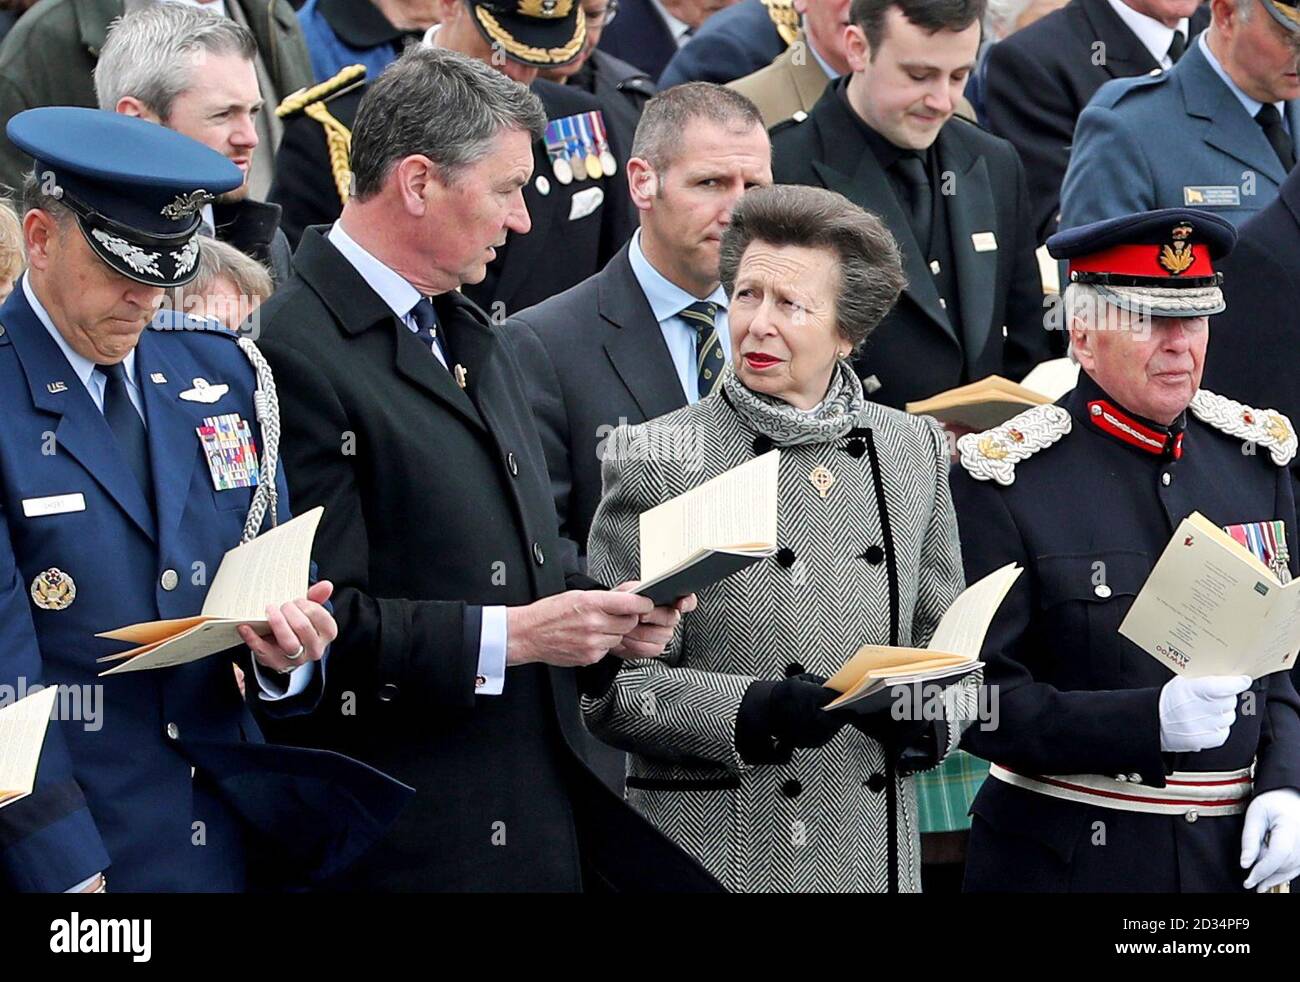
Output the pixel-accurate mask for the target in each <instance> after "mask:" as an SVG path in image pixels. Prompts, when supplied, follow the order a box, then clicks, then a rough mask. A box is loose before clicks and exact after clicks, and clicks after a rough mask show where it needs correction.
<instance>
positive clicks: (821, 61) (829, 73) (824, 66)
mask: <svg viewBox="0 0 1300 982" xmlns="http://www.w3.org/2000/svg"><path fill="white" fill-rule="evenodd" d="M803 42H804V44H806V45H807V46H808V50H809V51H811V52H812V56H813V57H814V58H815V59H817V64H818V65H820V66H821V70H822V71H824V72H825V73H826V77H827V78H828V79H829V78H839V74H838V73H837V72H836V71H835V69H834V68H832V67H831V66H830V62H828V61H827V60H826V59H825V58H823V57H822V53H821V52H820V51H818V50H817V46H816V45H814V44H813V43H812V38H810V37H809V36H808V35H807V34H805V35H804V37H803Z"/></svg>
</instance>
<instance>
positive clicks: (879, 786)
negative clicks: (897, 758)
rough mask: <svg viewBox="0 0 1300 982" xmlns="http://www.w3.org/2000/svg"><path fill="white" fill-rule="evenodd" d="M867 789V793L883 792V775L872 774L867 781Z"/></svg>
mask: <svg viewBox="0 0 1300 982" xmlns="http://www.w3.org/2000/svg"><path fill="white" fill-rule="evenodd" d="M867 789H868V790H869V791H872V792H874V793H875V794H880V792H882V791H884V790H885V775H883V774H872V775H871V777H870V778H869V779H868V780H867Z"/></svg>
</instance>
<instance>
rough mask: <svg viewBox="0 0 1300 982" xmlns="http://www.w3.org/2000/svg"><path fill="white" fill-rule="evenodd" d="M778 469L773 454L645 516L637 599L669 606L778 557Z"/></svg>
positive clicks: (777, 453)
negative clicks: (771, 557) (728, 577)
mask: <svg viewBox="0 0 1300 982" xmlns="http://www.w3.org/2000/svg"><path fill="white" fill-rule="evenodd" d="M780 465H781V451H780V450H769V451H768V452H767V453H765V454H763V455H762V456H760V457H755V458H754V459H753V460H750V461H746V462H745V463H743V464H741V465H740V466H739V467H733V468H732V469H731V470H729V471H724V472H723V473H721V474H719V475H718V476H717V477H714V478H710V479H709V480H707V481H705V482H704V483H703V484H701V485H699V486H698V487H694V488H691V490H689V491H687V492H685V493H683V494H679V495H678V496H677V497H675V498H672V499H670V500H668V501H665V502H664V503H663V504H661V505H656V506H655V507H654V508H651V509H649V510H647V511H644V512H642V513H641V518H640V534H641V583H640V585H639V586H638V587H637V589H636V591H635V592H636V593H639V594H641V596H643V597H649V598H650V599H651V600H653V601H654V602H655V603H656V604H670V603H672V602H673V601H674V600H676V599H678V598H679V597H685V596H687V595H689V594H692V593H695V592H696V591H697V590H701V589H703V588H704V587H706V586H710V585H711V584H714V583H717V582H718V581H719V580H721V579H723V578H724V577H727V576H730V575H731V574H733V573H738V572H739V571H740V570H742V569H745V568H746V567H748V566H751V565H753V564H754V563H756V562H758V561H759V560H760V559H764V558H766V557H768V556H771V555H773V554H774V553H775V552H776V511H777V479H778V476H779V471H780Z"/></svg>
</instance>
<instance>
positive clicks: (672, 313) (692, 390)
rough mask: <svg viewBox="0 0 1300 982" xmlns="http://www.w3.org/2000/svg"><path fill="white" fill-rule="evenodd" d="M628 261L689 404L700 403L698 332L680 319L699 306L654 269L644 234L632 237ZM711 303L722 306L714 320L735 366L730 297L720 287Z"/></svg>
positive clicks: (723, 349) (724, 353) (638, 233)
mask: <svg viewBox="0 0 1300 982" xmlns="http://www.w3.org/2000/svg"><path fill="white" fill-rule="evenodd" d="M628 261H629V262H630V263H631V264H632V275H633V276H635V277H636V281H637V282H638V283H639V284H641V290H642V292H643V293H645V298H646V300H648V301H649V302H650V310H651V312H652V313H653V314H654V315H655V320H657V321H658V322H659V330H660V331H662V332H663V335H664V341H665V342H666V343H667V344H668V353H669V354H670V355H672V356H673V366H674V367H675V368H676V369H677V378H678V379H679V380H680V381H681V383H682V391H683V392H684V393H685V394H686V399H687V401H688V402H692V403H695V402H699V401H700V386H699V381H700V375H699V367H698V366H697V365H696V363H695V328H693V327H692V326H691V325H690V322H689V321H687V320H686V318H684V317H681V316H679V315H680V314H681V311H682V310H683V308H685V307H687V306H689V305H690V304H693V303H698V302H699V298H698V297H693V296H691V295H690V294H689V293H687V292H686V291H685V290H683V289H682V288H681V287H680V286H678V285H677V284H676V283H672V282H670V281H669V280H668V279H667V278H666V277H665V276H664V275H663V274H662V273H660V272H659V270H657V269H655V268H654V267H653V266H651V265H650V260H648V259H646V257H645V253H644V252H642V251H641V230H640V229H637V230H636V234H635V235H634V236H632V245H631V247H630V248H629V249H628ZM708 299H709V300H710V301H711V302H713V303H715V304H717V305H718V313H717V316H716V317H715V318H714V321H715V323H716V324H717V330H718V342H719V344H720V345H721V346H722V355H723V357H724V358H726V360H727V364H731V333H730V332H729V331H728V329H727V294H726V293H725V292H724V291H723V289H722V287H721V286H719V287H718V288H717V289H716V290H714V291H713V293H712V295H710V296H709V297H708Z"/></svg>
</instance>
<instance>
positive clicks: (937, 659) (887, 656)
mask: <svg viewBox="0 0 1300 982" xmlns="http://www.w3.org/2000/svg"><path fill="white" fill-rule="evenodd" d="M1021 572H1023V570H1022V569H1021V568H1020V567H1019V566H1017V565H1016V564H1015V563H1008V564H1007V565H1005V566H1003V567H1002V568H1001V569H995V570H994V571H993V572H992V573H989V574H988V575H987V576H985V577H984V578H983V579H981V580H979V581H977V582H975V583H972V584H971V585H970V586H968V587H967V588H966V589H965V590H963V591H962V593H961V595H960V596H959V597H958V598H957V599H956V600H954V601H953V602H952V606H950V607H949V608H948V609H947V610H946V611H945V612H944V615H943V617H941V618H940V619H939V624H938V626H937V627H935V629H934V635H933V636H932V637H931V638H930V643H929V645H928V646H927V647H925V648H894V647H890V646H889V645H873V644H868V645H863V646H862V647H861V648H859V649H858V650H857V652H856V653H855V654H854V655H853V657H852V658H850V659H849V660H848V661H847V662H845V663H844V667H843V668H841V669H840V670H839V671H838V672H836V673H835V674H834V675H832V676H831V677H830V678H829V679H827V680H826V683H825V685H826V687H827V688H828V689H834V690H835V691H836V692H839V693H840V696H839V697H838V698H837V699H835V700H833V701H832V702H830V703H827V705H826V706H825V707H824V708H825V709H827V710H832V709H844V708H847V707H850V706H851V707H853V711H854V712H857V713H862V714H864V715H865V714H868V713H874V712H878V711H879V710H882V709H885V708H887V707H888V705H889V702H890V699H891V698H892V696H891V693H890V690H891V689H893V688H894V686H897V685H910V684H912V683H914V682H925V683H928V684H931V685H941V686H948V685H952V684H953V683H955V682H958V681H960V680H961V679H962V678H964V677H965V676H967V675H969V674H970V673H971V672H973V671H975V670H976V669H977V668H980V667H981V666H982V665H983V664H984V663H983V662H981V661H980V660H979V654H980V649H981V648H982V647H983V646H984V636H985V635H986V634H988V630H989V625H990V624H991V623H993V617H994V615H995V614H997V612H998V608H999V607H1000V606H1002V601H1003V600H1004V599H1005V598H1006V595H1007V593H1008V592H1009V591H1010V590H1011V587H1012V586H1013V585H1014V584H1015V582H1016V579H1017V578H1018V577H1019V576H1020V574H1021Z"/></svg>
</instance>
